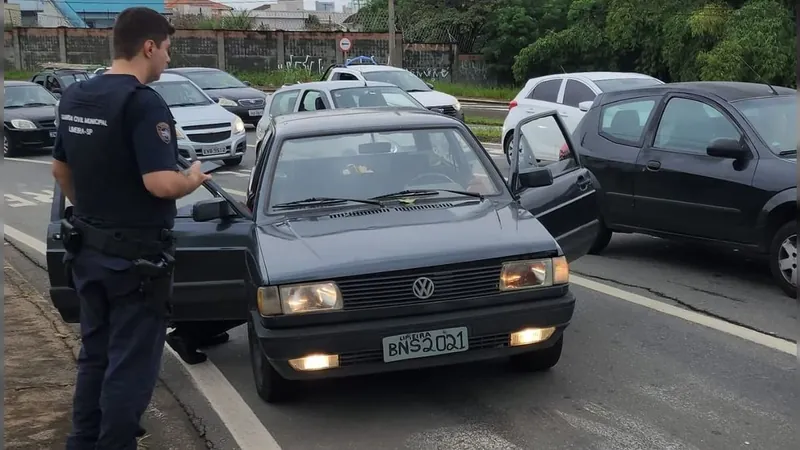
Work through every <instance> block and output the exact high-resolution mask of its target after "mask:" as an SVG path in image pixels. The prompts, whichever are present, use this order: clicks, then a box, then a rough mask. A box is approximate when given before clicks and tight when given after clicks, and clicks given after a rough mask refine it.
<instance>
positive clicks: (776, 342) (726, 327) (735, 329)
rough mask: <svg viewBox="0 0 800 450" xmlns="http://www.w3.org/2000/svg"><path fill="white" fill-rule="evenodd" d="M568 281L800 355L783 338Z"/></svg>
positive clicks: (584, 282) (628, 294) (610, 288)
mask: <svg viewBox="0 0 800 450" xmlns="http://www.w3.org/2000/svg"><path fill="white" fill-rule="evenodd" d="M569 280H570V282H571V283H575V284H577V285H578V286H582V287H585V288H587V289H591V290H593V291H597V292H600V293H602V294H605V295H608V296H611V297H616V298H618V299H620V300H625V301H626V302H630V303H633V304H636V305H639V306H644V307H645V308H650V309H652V310H655V311H658V312H661V313H664V314H667V315H670V316H673V317H677V318H679V319H683V320H686V321H688V322H692V323H696V324H698V325H703V326H705V327H708V328H711V329H714V330H717V331H721V332H723V333H727V334H730V335H733V336H737V337H740V338H742V339H744V340H747V341H750V342H753V343H756V344H760V345H763V346H764V347H769V348H771V349H774V350H778V351H781V352H784V353H788V354H790V355H796V354H797V344H795V343H793V342H790V341H787V340H784V339H781V338H776V337H774V336H770V335H768V334H764V333H759V332H758V331H753V330H751V329H749V328H745V327H741V326H739V325H734V324H732V323H729V322H725V321H724V320H720V319H717V318H715V317H710V316H706V315H704V314H700V313H697V312H694V311H689V310H687V309H683V308H679V307H677V306H673V305H670V304H667V303H664V302H661V301H658V300H653V299H651V298H647V297H645V296H643V295H639V294H634V293H633V292H628V291H625V290H622V289H619V288H615V287H613V286H609V285H607V284H603V283H598V282H597V281H593V280H589V279H588V278H583V277H580V276H577V275H572V274H570V276H569Z"/></svg>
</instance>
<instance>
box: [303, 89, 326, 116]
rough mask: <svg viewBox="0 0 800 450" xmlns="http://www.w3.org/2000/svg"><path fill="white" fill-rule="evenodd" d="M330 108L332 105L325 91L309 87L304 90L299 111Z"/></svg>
mask: <svg viewBox="0 0 800 450" xmlns="http://www.w3.org/2000/svg"><path fill="white" fill-rule="evenodd" d="M330 108H331V105H330V103H328V98H327V96H326V95H325V93H324V92H322V91H318V90H316V89H308V90H306V91H305V92H303V94H302V96H301V97H300V102H299V103H298V105H297V110H298V111H318V110H322V109H330Z"/></svg>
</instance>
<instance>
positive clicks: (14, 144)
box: [3, 81, 57, 157]
mask: <svg viewBox="0 0 800 450" xmlns="http://www.w3.org/2000/svg"><path fill="white" fill-rule="evenodd" d="M3 91H4V96H3V156H8V157H11V156H14V155H16V154H18V153H19V152H20V150H22V149H33V148H43V147H50V146H52V145H53V142H54V141H55V137H56V125H55V118H56V114H55V109H54V106H55V104H56V101H57V100H56V98H55V97H54V96H53V94H51V93H50V92H48V91H47V90H46V89H45V88H44V87H42V86H41V85H39V84H36V83H31V82H28V81H3Z"/></svg>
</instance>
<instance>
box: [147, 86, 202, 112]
mask: <svg viewBox="0 0 800 450" xmlns="http://www.w3.org/2000/svg"><path fill="white" fill-rule="evenodd" d="M149 86H150V87H152V88H153V90H155V91H156V92H158V93H159V94H160V95H161V97H162V98H163V99H164V101H165V102H166V103H167V106H169V107H170V108H180V107H187V106H203V105H210V104H212V101H211V100H210V99H209V98H208V97H206V94H204V93H203V91H201V90H200V89H199V88H197V86H195V85H194V84H192V83H191V82H190V81H188V80H187V81H156V82H154V83H150V84H149Z"/></svg>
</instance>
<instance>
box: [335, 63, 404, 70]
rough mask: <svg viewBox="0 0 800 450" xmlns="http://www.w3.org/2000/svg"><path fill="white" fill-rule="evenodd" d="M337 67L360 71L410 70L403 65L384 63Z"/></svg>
mask: <svg viewBox="0 0 800 450" xmlns="http://www.w3.org/2000/svg"><path fill="white" fill-rule="evenodd" d="M336 68H337V69H352V70H355V71H358V72H386V71H393V72H408V71H407V70H406V69H403V68H401V67H394V66H387V65H383V64H351V65H349V66H342V67H336Z"/></svg>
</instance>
